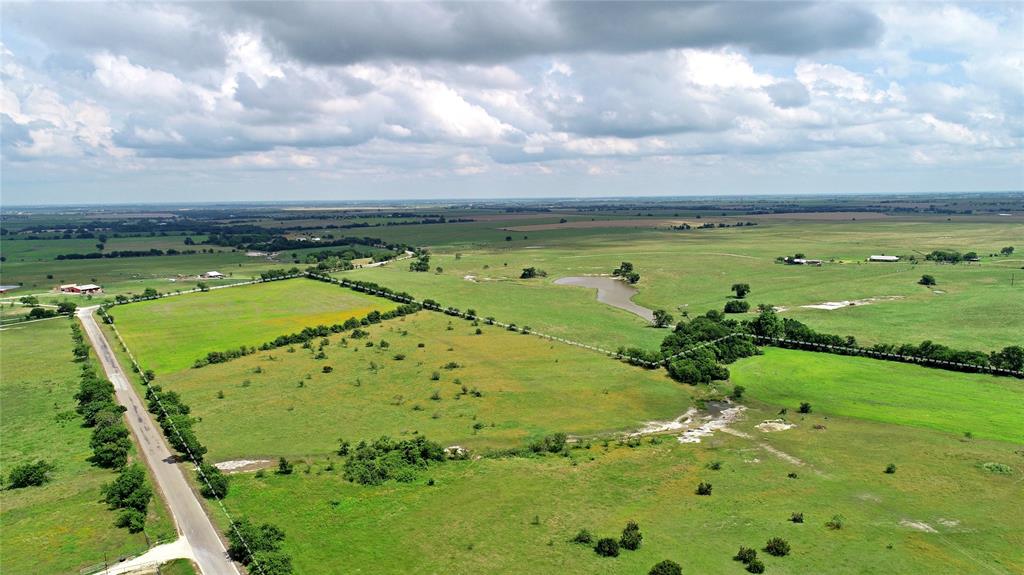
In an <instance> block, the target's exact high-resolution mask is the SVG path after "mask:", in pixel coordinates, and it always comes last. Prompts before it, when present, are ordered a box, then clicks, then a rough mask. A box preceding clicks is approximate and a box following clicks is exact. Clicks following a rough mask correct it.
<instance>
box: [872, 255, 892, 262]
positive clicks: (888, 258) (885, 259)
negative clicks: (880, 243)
mask: <svg viewBox="0 0 1024 575" xmlns="http://www.w3.org/2000/svg"><path fill="white" fill-rule="evenodd" d="M868 261H869V262H898V261H900V256H871V257H869V258H868Z"/></svg>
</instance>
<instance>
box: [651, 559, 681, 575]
mask: <svg viewBox="0 0 1024 575" xmlns="http://www.w3.org/2000/svg"><path fill="white" fill-rule="evenodd" d="M647 575H683V568H682V567H680V566H679V564H678V563H676V562H675V561H671V560H669V559H666V560H664V561H662V562H661V563H658V564H656V565H655V566H654V567H651V570H650V571H648V572H647Z"/></svg>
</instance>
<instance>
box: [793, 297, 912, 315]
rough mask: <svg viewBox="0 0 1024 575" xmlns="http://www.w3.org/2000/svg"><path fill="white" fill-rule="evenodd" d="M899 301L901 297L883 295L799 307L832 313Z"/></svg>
mask: <svg viewBox="0 0 1024 575" xmlns="http://www.w3.org/2000/svg"><path fill="white" fill-rule="evenodd" d="M900 299H903V296H901V295H883V296H876V297H869V298H864V299H855V300H843V301H827V302H823V303H816V304H811V305H802V306H800V307H802V308H807V309H823V310H826V311H834V310H837V309H843V308H844V307H855V306H859V305H870V304H873V303H878V302H883V301H896V300H900Z"/></svg>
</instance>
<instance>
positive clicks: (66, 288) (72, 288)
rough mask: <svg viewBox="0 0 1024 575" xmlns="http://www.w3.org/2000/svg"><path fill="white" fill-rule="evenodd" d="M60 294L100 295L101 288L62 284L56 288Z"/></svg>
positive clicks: (91, 285)
mask: <svg viewBox="0 0 1024 575" xmlns="http://www.w3.org/2000/svg"><path fill="white" fill-rule="evenodd" d="M57 289H58V290H59V291H60V293H79V294H93V293H101V292H102V291H103V288H101V287H100V286H98V285H96V284H83V285H78V284H64V285H62V286H60V287H59V288H57Z"/></svg>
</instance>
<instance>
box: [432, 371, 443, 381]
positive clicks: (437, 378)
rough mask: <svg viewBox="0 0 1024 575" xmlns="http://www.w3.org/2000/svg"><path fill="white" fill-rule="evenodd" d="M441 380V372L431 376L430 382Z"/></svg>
mask: <svg viewBox="0 0 1024 575" xmlns="http://www.w3.org/2000/svg"><path fill="white" fill-rule="evenodd" d="M440 379H441V372H439V371H435V372H434V373H432V374H430V381H438V380H440Z"/></svg>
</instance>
